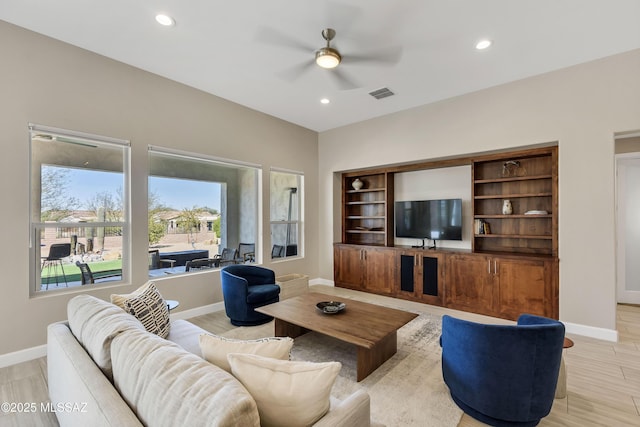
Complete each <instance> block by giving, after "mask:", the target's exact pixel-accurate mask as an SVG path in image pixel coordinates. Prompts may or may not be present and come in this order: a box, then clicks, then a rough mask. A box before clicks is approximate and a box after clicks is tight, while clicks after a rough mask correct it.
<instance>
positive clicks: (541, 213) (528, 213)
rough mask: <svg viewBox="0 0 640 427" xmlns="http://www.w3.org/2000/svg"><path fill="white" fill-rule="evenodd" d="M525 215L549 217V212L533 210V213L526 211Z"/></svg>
mask: <svg viewBox="0 0 640 427" xmlns="http://www.w3.org/2000/svg"><path fill="white" fill-rule="evenodd" d="M524 214H525V215H548V214H549V212H547V211H541V210H531V211H526V212H525V213H524Z"/></svg>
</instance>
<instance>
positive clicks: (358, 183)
mask: <svg viewBox="0 0 640 427" xmlns="http://www.w3.org/2000/svg"><path fill="white" fill-rule="evenodd" d="M362 185H363V184H362V181H360V179H359V178H356V179H355V180H354V181H353V182H352V183H351V186H352V187H353V189H354V190H356V191H357V190H360V189H361V188H362Z"/></svg>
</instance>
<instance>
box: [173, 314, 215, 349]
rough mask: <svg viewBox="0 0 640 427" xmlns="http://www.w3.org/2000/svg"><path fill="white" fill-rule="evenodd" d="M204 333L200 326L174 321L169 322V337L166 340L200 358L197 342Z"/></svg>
mask: <svg viewBox="0 0 640 427" xmlns="http://www.w3.org/2000/svg"><path fill="white" fill-rule="evenodd" d="M206 333H207V331H205V330H204V329H202V328H201V327H200V326H197V325H194V324H193V323H191V322H189V321H188V320H183V319H176V320H172V321H171V329H169V336H168V337H167V339H168V340H169V341H171V342H174V343H176V344H178V345H179V346H180V347H182V348H184V349H185V350H187V351H188V352H189V353H193V354H195V355H196V356H200V357H202V352H201V351H200V341H199V340H200V335H202V334H206Z"/></svg>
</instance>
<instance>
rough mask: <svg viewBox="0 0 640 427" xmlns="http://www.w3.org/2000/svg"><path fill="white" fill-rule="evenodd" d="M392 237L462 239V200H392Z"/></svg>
mask: <svg viewBox="0 0 640 427" xmlns="http://www.w3.org/2000/svg"><path fill="white" fill-rule="evenodd" d="M395 221H396V237H410V238H416V239H431V240H462V199H443V200H412V201H406V202H396V203H395Z"/></svg>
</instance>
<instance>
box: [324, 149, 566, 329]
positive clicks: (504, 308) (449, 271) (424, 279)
mask: <svg viewBox="0 0 640 427" xmlns="http://www.w3.org/2000/svg"><path fill="white" fill-rule="evenodd" d="M461 165H471V179H472V183H471V184H472V185H471V189H472V190H471V191H472V194H471V205H472V207H471V211H472V215H471V216H472V218H471V221H470V222H471V223H470V224H466V226H467V227H470V229H471V230H472V238H471V249H447V248H440V247H438V248H437V249H427V248H413V247H410V246H403V245H395V244H394V240H395V238H394V218H393V215H394V201H395V199H394V177H395V175H396V174H398V173H403V172H411V171H419V170H425V169H436V168H446V167H453V166H461ZM356 178H357V179H359V180H360V181H362V182H363V184H364V185H363V186H362V188H360V189H358V190H356V189H354V187H353V185H352V184H353V181H355V180H356ZM443 185H446V183H443ZM505 200H509V201H510V204H511V213H508V212H509V211H505V213H503V205H504V204H505V202H504V201H505ZM334 282H335V285H336V286H340V287H345V288H350V289H357V290H361V291H366V292H372V293H377V294H382V295H389V296H394V297H398V298H404V299H409V300H414V301H421V302H424V303H428V304H434V305H439V306H443V307H449V308H454V309H458V310H464V311H470V312H474V313H480V314H486V315H490V316H495V317H501V318H505V319H512V320H515V319H516V318H517V317H518V316H519V315H520V314H521V313H532V314H538V315H542V316H546V317H552V318H556V319H557V318H558V149H557V145H553V146H545V147H540V148H532V149H525V150H519V151H509V152H501V153H494V154H486V155H476V156H472V157H464V158H456V159H447V160H439V161H431V162H421V163H415V164H408V165H402V166H390V167H384V168H377V169H366V170H358V171H350V172H346V173H343V174H342V242H341V243H336V244H335V245H334Z"/></svg>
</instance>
